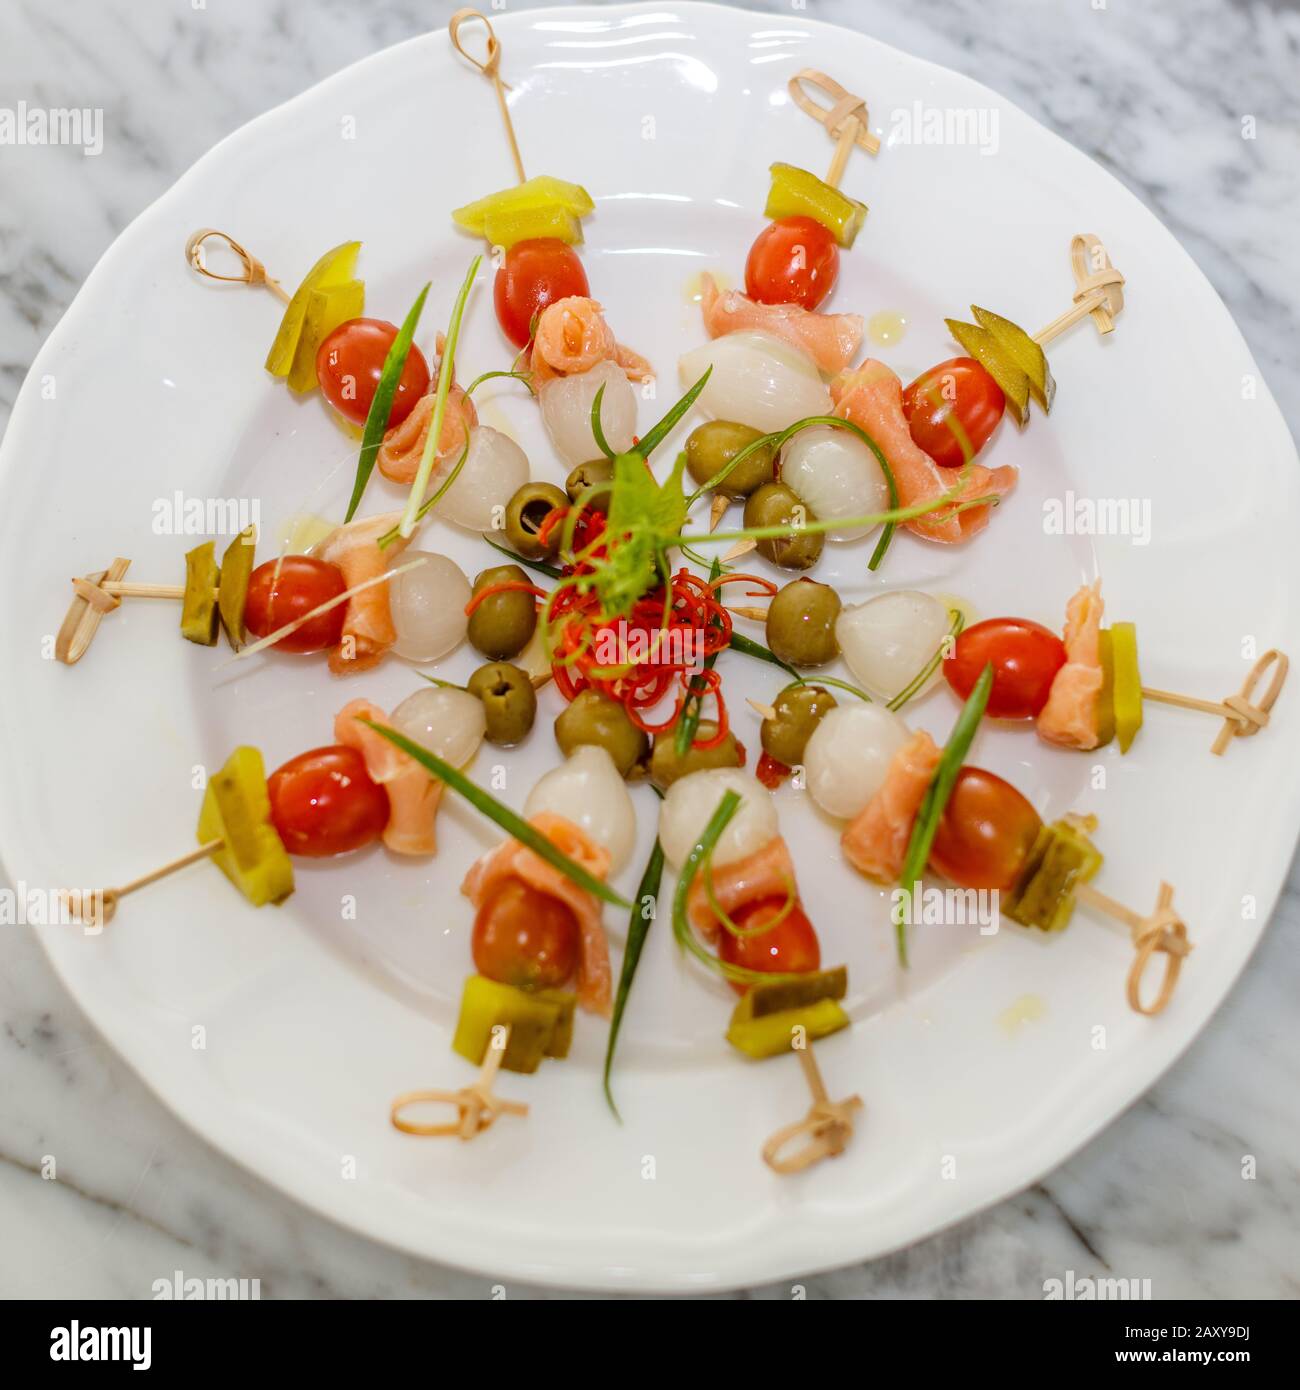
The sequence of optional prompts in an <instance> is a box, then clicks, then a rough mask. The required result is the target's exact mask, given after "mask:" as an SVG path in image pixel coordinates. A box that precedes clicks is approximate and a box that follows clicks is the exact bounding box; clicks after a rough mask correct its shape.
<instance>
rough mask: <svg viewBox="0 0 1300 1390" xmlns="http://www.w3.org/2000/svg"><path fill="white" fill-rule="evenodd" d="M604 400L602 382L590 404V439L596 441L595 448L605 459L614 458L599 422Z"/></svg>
mask: <svg viewBox="0 0 1300 1390" xmlns="http://www.w3.org/2000/svg"><path fill="white" fill-rule="evenodd" d="M604 398H605V383H604V382H603V381H602V382H601V384H600V387H599V389H598V390H597V391H596V399H595V400H594V401H592V403H591V437H592V438H593V439H594V440H595V441H596V447H597V448H598V449H599V450H600V452H601V453H602V454H604V455H605V457H606V458H607V459H612V458H613V457H614V451H613V449H611V448H610V447H609V441H608V440H607V439H606V438H605V429H604V426H603V425H602V424H601V422H600V403H601V401H602V400H604Z"/></svg>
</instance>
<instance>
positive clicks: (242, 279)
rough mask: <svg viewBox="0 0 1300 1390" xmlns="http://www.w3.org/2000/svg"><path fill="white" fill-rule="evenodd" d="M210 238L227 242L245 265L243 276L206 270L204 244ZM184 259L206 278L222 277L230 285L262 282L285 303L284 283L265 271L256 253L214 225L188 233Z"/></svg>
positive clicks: (286, 293) (259, 283)
mask: <svg viewBox="0 0 1300 1390" xmlns="http://www.w3.org/2000/svg"><path fill="white" fill-rule="evenodd" d="M209 237H217V238H218V239H219V240H221V241H224V242H225V243H226V246H227V248H228V249H229V250H230V251H231V252H233V253H234V255H235V256H237V257H238V258H239V260H240V262H241V263H242V265H243V267H244V273H243V274H242V275H218V274H217V272H216V271H215V270H209V269H208V263H207V260H206V259H205V257H204V255H203V243H204V242H205V241H207V240H208V238H209ZM185 259H186V261H187V262H188V263H189V266H190V268H191V269H192V270H195V271H197V272H198V273H199V274H200V275H206V276H207V278H208V279H209V280H223V281H225V282H226V283H227V284H232V285H265V286H266V287H267V289H269V290H270V291H271V292H272V294H274V295H275V296H276V297H277V298H278V299H279V300H280V301H281V302H282V303H284V304H288V302H289V294H288V292H287V291H286V290H285V288H284V286H283V285H282V284H281V283H280V282H279V281H278V280H275V279H272V278H271V276H269V275H268V274H267V273H266V267H265V266H264V265H263V264H262V262H261V261H259V260H258V259H257V257H256V256H255V255H253V253H252V252H251V251H249V250H247V249H246V248H245V247H243V246H241V245H240V244H239V242H237V241H236V240H235V238H234V237H232V236H231V235H230V234H229V233H228V232H219V231H217V229H216V228H215V227H200V228H199V230H198V231H197V232H193V233H191V235H190V238H189V240H188V241H187V242H186V243H185Z"/></svg>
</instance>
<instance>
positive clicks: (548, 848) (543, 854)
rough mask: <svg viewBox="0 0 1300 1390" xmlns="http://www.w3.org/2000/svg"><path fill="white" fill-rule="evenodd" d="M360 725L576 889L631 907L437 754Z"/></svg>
mask: <svg viewBox="0 0 1300 1390" xmlns="http://www.w3.org/2000/svg"><path fill="white" fill-rule="evenodd" d="M360 722H361V723H362V724H365V725H366V726H367V727H368V728H371V729H373V730H374V731H375V733H377V734H379V735H380V736H381V737H383V738H386V739H387V740H388V741H389V743H391V744H393V746H394V747H396V748H400V749H401V750H402V752H403V753H405V754H406V755H407V757H408V758H414V759H415V761H416V762H417V763H419V764H420V766H421V767H422V768H424V770H425V771H426V772H428V773H431V774H432V775H433V776H434V777H436V778H438V780H439V781H440V782H445V783H446V784H447V785H448V786H449V787H450V788H451V789H452V791H454V792H457V793H458V794H459V795H460V796H463V797H464V798H465V800H466V801H468V802H469V804H470V805H471V806H473V807H474V809H475V810H476V811H481V812H482V813H483V815H485V816H486V817H487V818H488V819H489V820H492V821H495V822H496V823H497V824H498V825H499V826H500V827H501V829H502V830H504V831H505V832H506V834H507V835H513V836H514V838H515V839H516V840H518V841H519V843H520V844H521V845H524V846H526V847H527V848H528V849H530V850H532V852H533V853H534V854H535V855H537V857H538V858H539V859H545V860H546V862H547V863H548V864H549V865H551V867H552V868H554V869H558V870H559V871H560V872H561V873H562V874H563V875H564V876H565V878H568V879H571V880H572V881H573V882H574V883H576V884H577V885H578V887H579V888H583V889H585V890H586V891H587V892H588V893H590V894H592V896H593V897H597V898H600V899H602V900H603V901H605V902H607V903H612V904H613V905H614V906H615V907H626V908H630V907H631V906H632V904H631V903H630V902H628V901H627V899H626V898H621V897H619V895H618V894H617V893H616V892H615V891H614V890H613V889H612V888H611V887H610V886H609V885H608V884H606V883H602V882H601V881H600V879H598V878H596V877H595V875H594V874H591V873H588V872H587V870H586V869H584V868H583V867H582V865H581V864H577V863H575V862H574V861H573V860H572V859H570V858H569V856H568V855H567V854H565V853H564V851H563V850H560V849H557V848H556V847H555V846H554V845H553V844H552V843H551V842H550V840H548V839H547V838H546V836H545V835H543V834H542V833H541V831H539V830H536V829H534V828H533V827H532V826H531V825H529V824H528V822H527V821H526V820H524V819H523V818H522V817H521V816H518V815H516V814H515V812H514V811H512V810H511V809H510V807H509V806H505V805H503V804H502V803H501V802H500V801H498V800H497V799H496V797H494V796H492V795H491V794H490V793H489V792H485V791H484V790H483V788H482V787H480V786H479V785H478V783H476V782H472V781H470V779H469V778H468V777H466V776H465V774H464V773H463V772H461V771H459V770H458V769H457V768H454V767H452V765H451V764H450V763H448V762H444V761H443V760H442V759H441V758H440V757H438V755H437V754H436V753H430V752H429V750H428V749H427V748H422V747H421V746H420V745H419V744H418V743H412V742H411V740H410V739H409V738H407V737H406V735H405V734H399V733H398V732H397V730H396V729H390V728H388V727H386V726H385V725H383V724H376V723H375V722H374V720H373V719H361V721H360Z"/></svg>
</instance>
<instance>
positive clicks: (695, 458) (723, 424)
mask: <svg viewBox="0 0 1300 1390" xmlns="http://www.w3.org/2000/svg"><path fill="white" fill-rule="evenodd" d="M762 437H763V436H762V435H761V434H760V433H759V432H758V430H756V429H751V428H750V426H749V425H737V424H735V423H733V422H732V421H731V420H710V421H708V422H707V423H706V424H703V425H697V426H696V427H695V429H693V430H692V431H691V433H690V437H689V438H688V439H687V441H686V467H687V468H688V469H689V470H690V475H691V477H692V478H694V479H695V481H696V483H698V484H699V485H700V486H701V487H703V486H704V484H705V483H707V482H708V481H709V479H710V478H712V477H713V476H714V475H715V474H716V473H719V472H721V471H722V469H724V468H725V467H726V466H727V464H729V463H730V462H731V460H732V459H734V458H735V457H736V455H737V454H738V453H740V451H741V450H742V449H744V448H747V447H748V446H749V445H750V444H752V443H753V442H754V441H755V440H756V439H761V438H762ZM775 464H776V453H775V451H774V450H773V448H772V446H771V445H770V444H764V445H763V447H762V448H761V449H755V450H754V452H753V453H752V454H749V455H748V456H747V457H745V458H744V459H742V460H741V461H740V463H738V464H737V465H736V467H735V468H733V469H732V470H731V472H730V473H728V474H727V476H726V477H725V478H724V479H723V480H722V482H721V483H720V484H719V485H718V488H717V491H718V492H720V493H722V495H723V496H724V497H748V496H749V494H750V493H751V492H753V491H755V489H757V488H760V487H762V486H763V484H764V483H770V482H771V481H772V477H773V473H774V471H775Z"/></svg>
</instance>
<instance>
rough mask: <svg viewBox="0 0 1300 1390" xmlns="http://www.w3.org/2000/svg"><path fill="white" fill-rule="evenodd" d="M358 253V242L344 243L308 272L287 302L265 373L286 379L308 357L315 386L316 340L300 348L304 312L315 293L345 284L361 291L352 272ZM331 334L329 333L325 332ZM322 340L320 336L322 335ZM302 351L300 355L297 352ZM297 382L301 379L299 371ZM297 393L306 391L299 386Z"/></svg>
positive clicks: (312, 381) (356, 312) (325, 255)
mask: <svg viewBox="0 0 1300 1390" xmlns="http://www.w3.org/2000/svg"><path fill="white" fill-rule="evenodd" d="M360 250H361V243H360V242H359V241H345V242H343V243H342V245H340V246H335V247H334V248H333V249H332V250H329V251H326V253H325V254H324V255H323V256H322V257H321V258H320V260H318V261H317V262H316V264H315V265H314V266H312V268H311V269H310V270H309V271H308V272H307V275H306V278H305V279H304V280H303V282H302V284H301V285H299V286H298V288H297V289H296V290H295V291H294V295H293V298H292V299H291V300H290V301H289V304H288V307H287V308H286V309H285V311H284V317H283V318H281V320H280V327H279V330H278V331H277V332H276V335H275V341H274V342H273V343H272V344H271V351H270V352H268V353H267V355H266V370H267V371H268V372H270V373H271V375H272V376H283V377H287V376H288V375H289V374H290V372H291V371H292V369H293V366H294V363H295V362H296V361H306V360H307V359H308V357H310V360H311V365H312V371H311V385H313V386H314V385H315V384H316V349H317V348H318V347H319V346H320V340H319V339H317V340H316V342H315V343H314V344H311V343H307V344H302V342H301V340H302V338H303V327H304V323H305V321H306V318H307V309H308V305H309V302H310V299H311V296H312V294H313V293H314V292H316V291H321V292H327V291H330V290H337V289H339V288H341V287H343V286H345V285H348V284H350V283H351V284H356V285H357V286H359V287H361V288H362V289H364V286H362V285H361V282H360V281H359V280H355V279H354V277H353V274H352V272H353V270H354V269H355V268H356V264H357V255H358V253H359V252H360ZM358 313H360V309H359V308H358V309H357V310H356V311H354V313H353V314H352V315H351V317H353V318H355V317H356V315H357V314H358ZM315 321H316V322H317V323H319V322H320V321H321V313H320V310H319V308H318V309H317V313H316V316H315ZM342 322H343V320H342V319H339V320H338V322H337V323H335V324H334V327H335V328H337V327H338V324H339V323H342ZM327 331H332V330H327ZM322 336H323V335H322ZM300 348H301V351H300ZM299 379H300V380H301V379H302V373H301V371H300V374H299ZM295 389H297V390H303V389H309V388H303V387H301V386H299V387H296V388H295Z"/></svg>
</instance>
